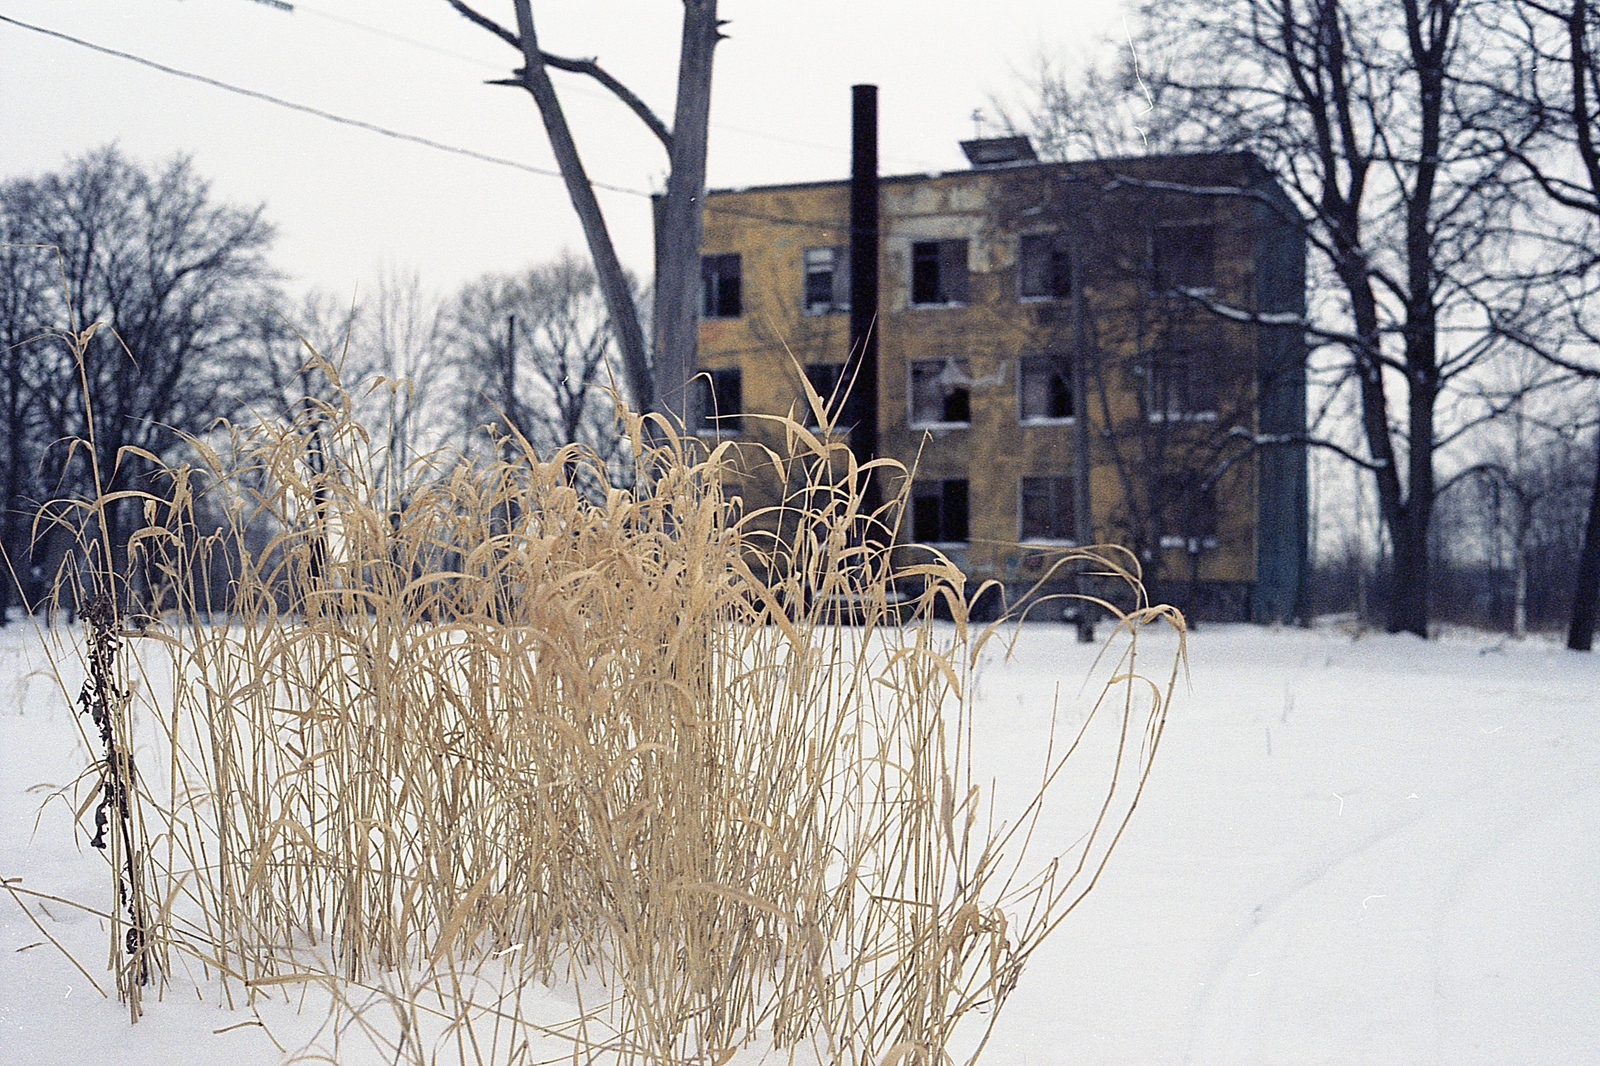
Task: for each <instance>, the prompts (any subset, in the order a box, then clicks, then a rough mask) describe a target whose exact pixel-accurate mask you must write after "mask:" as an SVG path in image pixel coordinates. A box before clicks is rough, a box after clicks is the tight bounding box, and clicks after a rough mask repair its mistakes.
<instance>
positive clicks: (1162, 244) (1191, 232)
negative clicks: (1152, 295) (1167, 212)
mask: <svg viewBox="0 0 1600 1066" xmlns="http://www.w3.org/2000/svg"><path fill="white" fill-rule="evenodd" d="M1151 253H1152V254H1151V258H1152V260H1153V262H1152V267H1153V268H1154V271H1155V286H1156V289H1157V291H1165V290H1167V289H1209V288H1212V287H1213V286H1214V285H1215V284H1216V276H1215V275H1216V271H1215V266H1216V230H1215V229H1214V228H1213V227H1212V226H1211V225H1210V224H1208V223H1198V222H1182V223H1163V224H1162V225H1158V226H1157V227H1156V229H1155V235H1154V237H1153V239H1152V241H1151Z"/></svg>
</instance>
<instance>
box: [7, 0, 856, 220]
mask: <svg viewBox="0 0 1600 1066" xmlns="http://www.w3.org/2000/svg"><path fill="white" fill-rule="evenodd" d="M0 22H4V23H9V24H10V25H13V26H16V27H18V28H20V29H24V30H31V31H32V32H34V33H38V34H43V35H44V36H46V37H53V38H56V39H57V40H61V41H66V42H68V43H70V44H75V45H78V46H79V47H81V48H87V49H89V50H90V51H93V52H98V53H100V54H102V55H108V56H112V57H115V58H117V59H125V60H128V61H129V62H131V63H137V64H139V65H140V66H143V67H148V68H150V69H151V70H155V71H159V72H160V73H162V74H170V75H172V76H173V77H176V78H183V79H185V80H188V81H193V82H198V83H199V84H201V85H207V86H210V87H211V88H214V89H221V90H223V91H225V92H230V93H234V94H236V95H238V96H243V97H246V98H248V99H251V100H258V101H260V102H262V103H267V104H272V105H273V106H275V107H281V108H285V109H287V110H289V111H294V112H298V113H300V114H304V115H311V116H312V117H314V118H320V119H324V120H326V121H328V122H334V123H338V124H339V125H343V126H351V127H354V128H356V129H362V130H366V131H367V132H369V133H376V134H379V135H380V136H384V137H389V138H392V139H394V140H397V141H404V142H407V143H410V144H419V145H422V146H423V147H425V148H433V149H436V150H437V151H441V152H449V153H451V154H454V155H460V156H465V157H467V158H469V159H476V160H478V161H480V162H484V163H493V164H495V165H496V166H503V167H511V168H513V169H515V170H521V171H524V172H526V173H529V174H537V175H538V176H540V177H545V178H556V179H558V180H565V179H564V178H563V177H562V174H561V172H560V171H559V170H553V169H551V168H549V167H538V166H534V165H533V164H531V163H522V162H519V161H517V160H515V159H507V158H505V157H504V156H497V155H490V154H489V153H487V152H480V151H477V150H476V149H473V148H463V147H461V146H459V145H453V144H445V143H444V142H443V141H436V140H434V139H433V138H431V137H423V136H419V135H418V134H415V133H404V132H402V131H400V130H394V129H390V128H389V127H387V126H380V125H378V124H377V123H375V122H367V121H365V120H364V119H357V118H349V117H346V116H344V115H339V114H336V113H334V112H332V111H328V110H325V109H323V108H320V107H312V106H311V105H309V104H300V103H295V102H294V101H292V100H285V99H283V98H282V97H279V96H273V95H272V94H271V93H264V92H261V91H260V90H258V89H247V88H245V87H243V86H240V85H234V84H232V83H231V82H225V81H222V80H220V79H218V78H212V77H209V76H207V75H204V74H196V73H194V72H193V71H188V70H182V69H180V68H178V67H173V66H168V65H167V64H165V63H158V62H156V61H155V60H153V59H146V58H145V57H143V56H139V55H134V54H133V53H132V52H124V51H121V50H119V49H116V48H108V47H106V46H105V45H101V44H95V43H94V42H93V41H86V40H84V39H83V38H81V37H74V36H73V35H71V34H69V33H62V32H61V31H59V30H52V29H49V28H48V27H45V26H36V25H34V24H32V23H29V22H24V21H22V20H21V19H17V18H12V17H11V16H9V15H0ZM589 184H590V185H592V186H594V187H595V188H597V189H604V190H606V191H608V192H615V193H623V194H625V195H628V196H638V197H643V198H645V199H649V198H651V196H652V195H653V194H652V193H649V192H646V191H644V190H642V189H632V188H628V187H627V186H624V185H615V184H612V183H610V182H604V181H596V180H594V179H593V178H590V179H589ZM705 210H706V211H708V212H711V213H713V214H727V215H735V216H739V217H742V218H751V219H756V220H758V221H764V222H771V223H774V224H776V225H784V226H798V227H804V228H811V229H841V228H843V227H844V225H845V223H844V222H842V221H835V222H829V221H826V220H812V219H797V218H786V217H783V216H780V215H769V214H764V213H762V212H756V211H744V210H740V209H738V208H734V207H725V206H718V205H713V204H709V203H708V204H706V205H705Z"/></svg>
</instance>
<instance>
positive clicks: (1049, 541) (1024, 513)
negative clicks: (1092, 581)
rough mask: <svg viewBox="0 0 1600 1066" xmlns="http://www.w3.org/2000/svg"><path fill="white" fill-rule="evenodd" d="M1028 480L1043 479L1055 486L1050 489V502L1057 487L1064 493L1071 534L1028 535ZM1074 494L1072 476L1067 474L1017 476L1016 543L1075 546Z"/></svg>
mask: <svg viewBox="0 0 1600 1066" xmlns="http://www.w3.org/2000/svg"><path fill="white" fill-rule="evenodd" d="M1030 481H1045V482H1050V483H1051V484H1052V486H1055V487H1053V488H1052V491H1051V496H1052V502H1055V500H1054V497H1055V494H1056V491H1057V488H1059V489H1060V490H1062V491H1064V493H1065V495H1064V497H1063V498H1064V500H1065V503H1066V513H1067V524H1068V525H1069V526H1072V527H1073V530H1074V532H1073V533H1072V534H1069V535H1068V536H1065V537H1051V536H1041V535H1034V536H1030V535H1029V534H1028V531H1027V521H1028V508H1027V484H1028V482H1030ZM1076 496H1077V493H1076V492H1075V491H1074V486H1073V484H1072V478H1071V477H1070V476H1069V475H1067V474H1023V475H1021V476H1019V477H1018V478H1017V543H1018V544H1045V545H1052V546H1056V547H1064V548H1075V547H1077V546H1078V540H1077V534H1076V528H1077V517H1078V516H1077V515H1076V514H1075V513H1074V512H1075V511H1076V510H1077V501H1076V499H1075V497H1076Z"/></svg>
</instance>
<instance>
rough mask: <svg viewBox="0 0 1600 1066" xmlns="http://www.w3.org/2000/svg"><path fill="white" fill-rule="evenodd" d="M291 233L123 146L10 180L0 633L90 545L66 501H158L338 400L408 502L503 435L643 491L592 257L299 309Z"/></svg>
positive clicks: (118, 529)
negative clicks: (153, 493) (630, 453)
mask: <svg viewBox="0 0 1600 1066" xmlns="http://www.w3.org/2000/svg"><path fill="white" fill-rule="evenodd" d="M273 236H274V231H273V227H272V225H271V224H270V223H269V222H268V221H267V220H266V218H265V216H264V213H263V211H262V209H261V208H260V207H243V206H239V205H236V204H230V203H226V202H223V201H221V200H219V199H218V198H217V197H216V196H214V195H213V193H212V191H211V189H210V187H209V186H208V184H207V183H206V181H205V180H204V179H203V178H201V177H200V176H199V175H198V174H197V173H196V171H195V169H194V167H193V165H192V163H191V162H190V161H189V160H188V159H186V158H182V157H180V158H175V159H172V160H169V161H167V162H165V163H161V164H158V165H153V166H150V165H144V164H141V163H140V162H137V161H135V160H132V159H130V158H128V157H127V156H126V155H125V154H123V153H122V152H121V151H120V150H118V149H117V148H115V147H105V148H101V149H98V150H95V151H92V152H90V153H88V154H86V155H84V156H82V157H80V158H76V159H72V160H69V161H68V162H67V163H66V164H65V165H64V166H63V167H62V168H61V169H59V170H58V171H56V172H53V173H49V174H44V175H41V176H38V177H31V178H13V179H9V180H6V181H3V182H0V492H3V503H4V505H3V508H0V549H3V555H4V558H3V560H0V564H3V565H4V567H5V568H6V570H7V571H8V573H7V574H6V575H5V579H4V580H0V624H4V623H5V621H6V620H8V619H9V617H10V616H11V614H12V609H13V608H15V607H18V606H19V605H20V606H23V607H25V608H37V607H39V606H40V605H43V604H44V603H46V602H47V600H48V598H49V595H50V591H51V588H52V586H53V583H54V581H55V579H56V576H57V573H58V571H59V570H60V568H61V567H62V565H63V563H64V561H66V560H67V559H68V553H69V552H70V551H71V550H72V542H73V534H72V532H71V530H70V527H69V525H68V524H67V523H63V522H59V521H56V519H57V518H60V517H63V514H64V512H63V504H64V503H65V502H66V501H86V500H91V499H94V498H96V497H97V496H105V497H112V496H114V495H115V494H118V493H126V492H131V491H137V490H143V489H149V488H156V487H158V486H156V485H155V484H154V483H153V482H152V475H153V473H154V471H155V470H156V467H157V465H158V463H160V462H163V461H171V460H175V459H179V458H181V448H182V443H181V442H182V439H183V437H184V436H191V437H200V438H203V437H205V435H206V434H207V433H209V432H211V431H212V430H213V429H214V428H215V427H217V425H218V424H219V423H220V422H221V421H224V420H231V421H241V420H252V419H260V418H266V419H278V420H281V421H283V422H285V423H289V422H293V421H294V420H295V418H296V417H297V415H298V414H300V413H301V411H302V409H303V408H304V405H306V404H309V403H317V402H328V401H329V400H331V399H332V398H333V397H334V396H335V394H336V393H338V392H341V391H342V392H343V393H345V394H346V395H348V396H349V397H350V402H351V403H352V404H353V406H354V408H355V411H356V414H357V417H358V418H360V420H361V421H362V423H363V424H364V425H366V426H368V427H369V429H370V430H371V432H372V433H373V434H375V436H376V437H377V440H376V441H375V443H376V444H377V445H378V447H377V448H376V449H375V455H376V456H378V457H379V461H380V462H381V463H382V464H383V468H382V469H380V470H378V471H376V472H375V473H376V479H377V482H378V483H379V484H380V485H381V486H382V487H383V489H384V491H385V492H387V493H390V494H392V495H393V496H394V498H395V499H396V500H400V499H401V498H403V496H404V494H405V493H406V492H407V491H408V489H409V488H410V486H409V484H408V479H410V478H412V477H414V476H416V473H415V468H414V466H413V463H412V460H413V459H415V458H416V457H418V456H420V455H423V454H425V453H426V452H428V451H429V450H431V449H435V448H438V447H439V446H441V445H445V444H449V445H451V446H454V447H457V448H460V449H463V450H466V451H471V450H473V449H480V450H481V449H484V448H488V447H490V446H492V441H493V440H494V439H495V437H496V435H499V436H502V437H503V436H505V435H506V434H520V435H521V436H523V437H524V438H526V439H527V441H528V442H529V443H530V444H531V445H532V446H533V447H534V448H535V449H536V450H537V451H538V452H539V453H540V454H549V453H551V452H553V451H554V450H555V449H557V448H559V447H561V446H562V445H565V444H568V443H577V444H582V445H585V446H587V447H588V448H590V449H592V450H593V451H594V452H595V453H596V455H597V456H598V457H599V458H600V460H601V461H602V462H606V463H608V464H610V465H611V466H612V468H613V469H614V470H615V471H616V473H617V476H618V477H619V478H624V477H626V475H627V472H628V470H629V469H631V463H630V462H629V461H628V457H627V456H626V454H625V453H624V449H625V444H624V443H623V440H622V438H621V436H620V435H619V433H618V432H617V426H616V420H615V412H616V407H615V403H616V401H618V400H622V401H623V402H627V401H628V398H629V394H628V389H627V386H626V382H625V380H624V375H623V373H622V371H621V368H620V367H619V366H618V364H617V362H616V351H615V345H614V343H613V340H612V331H611V330H610V326H609V319H608V317H607V313H606V308H605V303H604V299H603V297H602V295H601V294H600V292H599V289H598V286H597V283H596V280H595V275H594V272H593V270H592V269H591V268H590V267H589V266H588V265H587V263H586V262H585V261H583V260H581V259H579V258H577V257H575V256H573V255H570V254H564V255H562V256H561V257H559V258H558V259H556V260H555V261H553V262H550V263H546V264H542V265H538V266H534V267H531V268H529V269H526V270H523V271H521V272H518V273H513V274H498V273H491V274H486V275H484V276H483V277H481V278H479V279H477V280H475V281H472V282H469V283H468V284H466V285H464V286H462V288H461V289H460V291H459V292H457V293H454V294H452V295H450V296H441V295H439V294H437V293H434V292H430V291H429V290H427V289H426V288H425V286H424V285H423V283H422V281H421V279H420V278H419V277H418V276H417V274H415V273H414V272H408V271H406V270H402V269H398V268H389V269H386V270H384V271H383V272H382V273H381V276H380V277H379V278H378V279H377V281H376V283H375V285H374V286H373V287H372V289H371V290H370V291H369V292H367V293H365V294H362V295H359V296H357V297H356V298H350V299H347V298H345V297H343V296H338V295H335V294H332V293H327V292H320V291H312V292H309V293H305V294H303V295H301V296H299V297H298V298H295V297H293V296H291V295H290V294H289V293H288V291H287V290H286V288H285V286H284V283H283V276H282V274H281V273H280V272H279V271H278V270H277V269H276V268H275V267H274V266H273V265H272V263H271V261H270V259H269V257H268V252H269V249H270V246H271V242H272V239H273ZM628 281H629V284H630V285H631V286H633V288H634V290H635V292H634V298H635V299H637V297H638V292H637V288H638V286H637V284H636V283H635V282H633V281H632V279H631V278H630V279H628ZM103 513H104V516H105V517H104V522H105V525H106V529H105V532H106V534H107V540H108V542H109V543H111V544H113V545H119V546H125V545H126V543H127V541H128V538H129V536H130V535H131V534H132V533H133V532H134V531H135V529H136V528H137V526H138V525H139V524H140V523H141V521H142V519H141V511H140V506H139V501H137V500H136V499H133V498H131V497H130V498H126V499H123V500H121V501H120V502H116V503H113V504H110V505H109V506H107V507H105V508H104V512H103Z"/></svg>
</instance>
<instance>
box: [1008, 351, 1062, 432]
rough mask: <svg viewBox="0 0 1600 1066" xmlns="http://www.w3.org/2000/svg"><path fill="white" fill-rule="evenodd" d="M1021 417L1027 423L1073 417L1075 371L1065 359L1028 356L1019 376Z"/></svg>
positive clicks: (1019, 415) (1060, 357) (1022, 361)
mask: <svg viewBox="0 0 1600 1066" xmlns="http://www.w3.org/2000/svg"><path fill="white" fill-rule="evenodd" d="M1017 414H1018V417H1019V418H1020V419H1021V421H1023V422H1058V421H1061V420H1062V419H1068V418H1071V417H1072V414H1073V411H1072V370H1071V366H1070V364H1068V362H1067V360H1066V357H1065V356H1048V355H1038V356H1025V357H1023V359H1022V360H1021V364H1020V371H1019V373H1018V374H1017Z"/></svg>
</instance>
